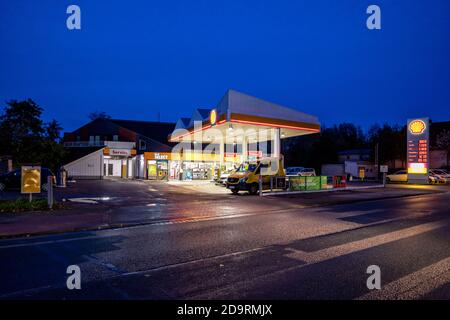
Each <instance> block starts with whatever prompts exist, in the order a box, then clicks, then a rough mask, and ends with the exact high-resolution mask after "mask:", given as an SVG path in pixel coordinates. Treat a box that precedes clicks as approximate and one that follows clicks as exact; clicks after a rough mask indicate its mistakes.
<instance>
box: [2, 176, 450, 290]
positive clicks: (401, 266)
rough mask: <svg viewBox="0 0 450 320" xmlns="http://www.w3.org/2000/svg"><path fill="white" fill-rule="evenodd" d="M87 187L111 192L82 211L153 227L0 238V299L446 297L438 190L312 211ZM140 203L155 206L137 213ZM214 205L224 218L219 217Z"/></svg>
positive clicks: (445, 229) (449, 266) (162, 190)
mask: <svg viewBox="0 0 450 320" xmlns="http://www.w3.org/2000/svg"><path fill="white" fill-rule="evenodd" d="M78 186H82V183H79V184H78ZM92 186H93V189H95V190H97V192H96V194H95V196H96V197H102V196H105V197H108V196H109V197H111V195H112V192H114V191H117V192H115V193H114V195H115V196H116V198H115V199H113V198H112V197H111V199H110V201H111V202H108V204H104V203H102V202H100V203H98V204H95V205H92V204H91V205H89V206H90V207H93V208H97V209H98V210H100V211H101V210H112V211H111V212H115V211H114V210H119V209H120V208H122V207H123V204H124V203H128V204H129V208H130V210H131V212H130V213H127V215H126V216H127V218H126V219H130V220H132V219H133V217H134V218H136V217H139V216H140V215H144V218H145V215H146V212H148V215H149V217H153V216H154V217H156V218H155V223H150V224H144V225H137V226H133V227H125V228H117V229H107V230H100V231H86V232H73V233H65V234H60V235H49V236H35V237H31V238H19V239H7V240H1V241H0V261H2V264H1V265H0V284H1V285H0V298H2V299H12V298H31V299H48V298H51V299H99V298H101V299H205V298H206V299H212V298H215V299H216V298H221V299H230V298H232V299H241V298H245V299H259V298H274V299H384V298H390V299H421V298H423V299H449V298H450V292H449V291H448V290H447V288H448V286H449V283H450V246H449V245H448V243H450V211H449V208H448V203H449V200H450V194H449V193H448V192H445V191H448V189H441V191H443V192H441V193H436V192H435V191H436V189H429V188H425V189H426V191H427V193H426V194H421V195H416V196H411V197H404V196H401V197H396V198H391V199H383V200H371V201H360V202H356V203H343V204H334V205H326V204H324V205H323V206H320V207H317V206H316V207H315V206H308V205H305V204H304V203H303V202H302V200H301V199H300V200H299V199H279V198H278V197H267V198H266V197H262V198H260V197H257V196H247V195H241V196H238V197H236V196H232V195H227V194H226V193H223V189H218V193H217V194H216V193H202V192H200V190H201V189H202V188H203V186H199V185H195V186H190V185H183V186H174V185H171V184H159V183H150V182H125V181H124V182H121V181H108V182H107V186H106V187H105V188H99V185H97V186H95V184H93V185H92ZM138 186H139V188H138ZM180 187H181V189H180ZM73 188H74V189H73V191H76V188H75V187H73ZM139 190H141V191H139ZM193 190H195V191H193ZM408 190H413V189H408ZM430 190H431V191H430ZM65 192H67V195H68V194H69V189H67V191H65ZM411 192H413V191H411ZM416 192H417V191H416ZM365 193H369V191H365ZM365 193H364V194H363V195H362V197H364V195H365ZM70 194H72V195H76V196H77V197H84V196H89V195H87V194H84V191H80V192H79V193H78V194H75V192H72V193H70ZM130 194H134V195H135V197H132V198H129V197H130ZM369 194H370V193H369ZM312 196H313V195H312V194H310V195H308V197H312ZM322 197H323V196H322ZM308 199H311V198H308ZM131 200H132V202H131V203H130V201H131ZM284 200H286V201H284ZM328 200H329V199H328ZM121 203H122V205H121ZM151 203H157V204H159V209H156V210H153V211H152V210H150V211H147V209H145V208H142V207H146V205H147V204H151ZM163 203H164V205H161V204H163ZM243 203H245V204H247V205H248V208H247V210H248V211H247V212H245V214H244V212H243V211H239V210H240V209H239V206H242V205H243ZM74 205H75V204H74ZM76 205H78V204H76ZM81 205H82V206H87V205H86V204H81ZM189 207H191V208H189ZM225 207H228V208H229V209H230V212H232V214H230V215H224V216H220V214H223V213H221V212H216V211H218V210H219V211H220V210H223V209H224V208H225ZM139 208H141V209H139ZM149 208H150V207H149ZM162 208H167V211H165V210H163V209H162ZM177 210H180V214H179V215H178V216H176V211H177ZM69 211H70V210H69ZM133 212H136V215H134V214H133ZM164 212H167V215H165V216H164V217H163V220H160V216H161V215H164ZM86 214H87V213H86ZM121 216H122V215H120V214H118V215H117V217H118V218H120V217H121ZM170 216H173V219H168V217H170ZM175 217H177V218H175ZM192 217H203V218H205V217H208V218H207V219H202V218H195V219H190V218H192ZM73 264H75V265H78V266H79V267H80V268H81V272H82V289H81V290H74V291H70V290H68V289H67V288H66V287H65V281H66V279H67V274H66V268H67V266H69V265H73ZM369 265H378V266H379V267H380V268H381V281H382V290H379V291H378V290H377V291H376V292H373V291H370V290H368V289H367V286H366V280H367V277H368V274H367V273H366V270H367V267H368V266H369ZM49 270H50V271H51V272H49Z"/></svg>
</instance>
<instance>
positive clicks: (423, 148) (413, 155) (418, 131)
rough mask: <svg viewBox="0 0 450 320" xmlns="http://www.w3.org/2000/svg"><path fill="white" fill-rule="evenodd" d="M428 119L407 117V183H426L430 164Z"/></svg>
mask: <svg viewBox="0 0 450 320" xmlns="http://www.w3.org/2000/svg"><path fill="white" fill-rule="evenodd" d="M429 127H430V125H429V119H428V118H416V119H409V120H408V125H407V127H406V131H407V169H408V182H409V183H428V170H429V164H430V148H429V139H430V134H429Z"/></svg>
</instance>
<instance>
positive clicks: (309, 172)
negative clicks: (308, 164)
mask: <svg viewBox="0 0 450 320" xmlns="http://www.w3.org/2000/svg"><path fill="white" fill-rule="evenodd" d="M299 176H303V177H315V176H316V170H314V169H313V168H303V169H302V170H301V171H300V173H299Z"/></svg>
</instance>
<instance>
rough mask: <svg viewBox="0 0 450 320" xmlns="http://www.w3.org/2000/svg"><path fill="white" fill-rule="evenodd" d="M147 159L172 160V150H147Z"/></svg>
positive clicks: (145, 154)
mask: <svg viewBox="0 0 450 320" xmlns="http://www.w3.org/2000/svg"><path fill="white" fill-rule="evenodd" d="M144 157H145V159H146V160H171V153H170V152H145V153H144Z"/></svg>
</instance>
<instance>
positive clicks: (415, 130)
mask: <svg viewBox="0 0 450 320" xmlns="http://www.w3.org/2000/svg"><path fill="white" fill-rule="evenodd" d="M426 128H427V126H426V124H425V122H423V121H422V120H414V121H411V122H410V124H409V131H410V132H411V133H412V134H422V133H423V132H424V131H425V129H426Z"/></svg>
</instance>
